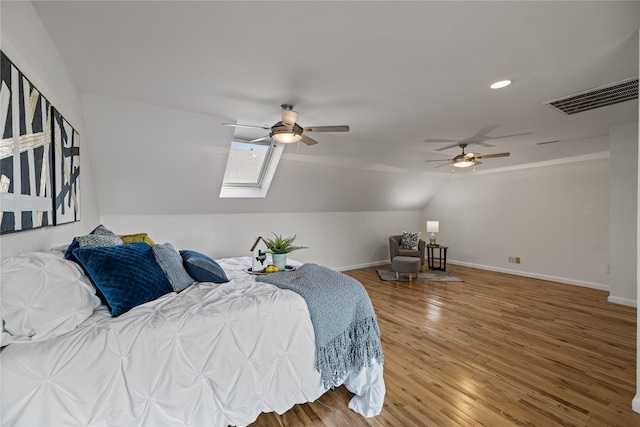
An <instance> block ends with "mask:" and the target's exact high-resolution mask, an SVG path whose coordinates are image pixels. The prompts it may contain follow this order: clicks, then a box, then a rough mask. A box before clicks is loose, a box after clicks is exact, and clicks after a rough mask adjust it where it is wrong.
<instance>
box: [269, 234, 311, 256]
mask: <svg viewBox="0 0 640 427" xmlns="http://www.w3.org/2000/svg"><path fill="white" fill-rule="evenodd" d="M272 234H273V236H274V238H273V239H264V242H265V243H266V245H267V247H268V248H269V252H270V253H272V254H288V253H289V252H293V251H295V250H298V249H308V248H307V247H306V246H294V245H293V241H294V240H295V239H296V236H293V237H286V238H282V236H280V235H278V234H276V233H273V232H272Z"/></svg>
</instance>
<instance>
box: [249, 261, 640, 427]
mask: <svg viewBox="0 0 640 427" xmlns="http://www.w3.org/2000/svg"><path fill="white" fill-rule="evenodd" d="M383 267H388V266H381V267H378V268H383ZM447 270H448V271H449V272H451V273H453V274H455V275H457V276H459V277H461V278H463V279H464V280H465V281H464V282H446V283H445V282H413V283H409V282H395V281H394V282H383V281H381V280H380V279H379V278H378V275H377V273H376V268H375V267H371V268H364V269H359V270H352V271H348V272H346V274H348V275H350V276H352V277H354V278H356V279H358V280H359V281H360V282H361V283H362V284H363V285H364V286H365V288H366V289H367V291H368V292H369V295H370V296H371V300H372V302H373V306H374V308H375V310H376V314H377V316H378V322H379V325H380V330H381V333H382V346H383V349H384V354H385V364H384V377H385V382H386V386H387V395H386V398H385V404H384V408H383V410H382V413H381V414H380V415H379V416H377V417H373V418H363V417H361V416H360V415H358V414H356V413H355V412H353V411H351V410H350V409H349V408H348V407H347V404H348V401H349V400H350V398H351V394H350V393H349V392H348V391H347V390H346V389H345V388H344V387H340V388H338V389H336V390H332V391H329V392H327V393H325V394H324V395H323V396H322V397H321V398H320V399H318V400H317V401H316V402H313V403H307V404H304V405H297V406H295V407H294V408H292V409H291V410H289V411H288V412H286V413H285V414H283V415H280V416H279V415H277V414H273V413H271V414H262V415H261V416H260V417H259V418H258V420H257V421H256V423H254V424H253V425H255V426H369V425H372V426H458V425H461V426H512V425H525V426H544V427H547V426H611V427H612V426H640V414H637V413H635V412H633V411H632V410H631V400H632V399H633V397H634V394H635V362H636V353H635V349H636V309H635V308H632V307H625V306H620V305H616V304H611V303H608V302H607V292H603V291H598V290H593V289H587V288H581V287H577V286H571V285H564V284H559V283H554V282H547V281H542V280H536V279H529V278H523V277H518V276H512V275H507V274H501V273H494V272H489V271H484V270H478V269H472V268H468V267H462V266H456V265H449V266H448V267H447Z"/></svg>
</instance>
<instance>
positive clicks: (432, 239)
mask: <svg viewBox="0 0 640 427" xmlns="http://www.w3.org/2000/svg"><path fill="white" fill-rule="evenodd" d="M439 229H440V222H439V221H427V233H431V234H430V235H429V244H430V245H435V244H436V233H437V232H438V230H439Z"/></svg>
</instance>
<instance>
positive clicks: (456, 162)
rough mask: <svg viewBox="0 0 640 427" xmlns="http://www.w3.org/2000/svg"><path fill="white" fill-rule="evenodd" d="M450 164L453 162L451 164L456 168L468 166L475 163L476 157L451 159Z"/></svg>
mask: <svg viewBox="0 0 640 427" xmlns="http://www.w3.org/2000/svg"><path fill="white" fill-rule="evenodd" d="M451 164H453V166H454V167H456V168H468V167H469V166H473V165H475V164H476V159H475V158H473V157H472V158H468V157H460V158H455V159H453V160H452V161H451Z"/></svg>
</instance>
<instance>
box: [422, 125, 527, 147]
mask: <svg viewBox="0 0 640 427" xmlns="http://www.w3.org/2000/svg"><path fill="white" fill-rule="evenodd" d="M497 127H498V125H491V126H486V127H484V128H482V129H480V130H479V131H478V132H476V133H475V135H473V136H470V137H468V138H465V139H462V140H455V139H431V138H427V139H425V140H424V141H422V142H453V143H454V144H451V145H447V146H446V147H442V148H438V149H436V150H434V151H444V150H448V149H449V148H452V147H455V146H456V145H460V146H461V145H462V144H466V145H468V144H478V145H482V146H483V147H495V146H494V145H492V144H488V143H486V142H485V141H489V140H492V139H501V138H511V137H514V136H523V135H531V134H532V133H533V132H524V133H514V134H511V135H502V136H490V135H488V133H489V132H491V131H492V130H494V129H495V128H497Z"/></svg>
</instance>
